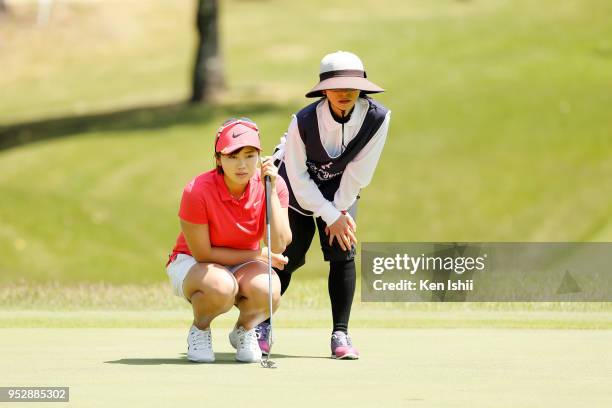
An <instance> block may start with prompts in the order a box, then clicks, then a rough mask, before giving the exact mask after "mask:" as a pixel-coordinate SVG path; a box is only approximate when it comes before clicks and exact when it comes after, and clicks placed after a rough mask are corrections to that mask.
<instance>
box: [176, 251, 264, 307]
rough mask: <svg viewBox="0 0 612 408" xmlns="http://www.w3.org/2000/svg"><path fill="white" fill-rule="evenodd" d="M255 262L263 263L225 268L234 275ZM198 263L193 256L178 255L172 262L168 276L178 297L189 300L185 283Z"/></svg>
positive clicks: (246, 263)
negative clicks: (184, 287)
mask: <svg viewBox="0 0 612 408" xmlns="http://www.w3.org/2000/svg"><path fill="white" fill-rule="evenodd" d="M253 262H262V261H258V260H253V261H247V262H245V263H241V264H238V265H233V266H225V268H227V269H228V270H229V271H230V272H231V273H232V274H234V273H235V272H236V271H237V270H238V269H240V268H242V267H243V266H245V265H248V264H250V263H253ZM197 263H198V261H196V260H195V259H194V257H192V256H191V255H187V254H178V255H177V256H176V259H174V261H172V262H170V264H169V265H168V266H167V267H166V274H167V275H168V279H170V286H172V292H173V293H174V294H175V295H176V296H179V297H182V298H185V299H186V300H189V299H187V298H186V297H185V294H184V293H183V281H184V280H185V277H186V276H187V273H188V272H189V270H190V269H191V267H192V266H193V265H195V264H197Z"/></svg>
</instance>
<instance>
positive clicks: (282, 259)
mask: <svg viewBox="0 0 612 408" xmlns="http://www.w3.org/2000/svg"><path fill="white" fill-rule="evenodd" d="M270 255H271V258H272V266H273V267H274V268H276V269H280V270H281V271H282V270H283V269H285V265H287V263H288V262H289V258H287V257H286V256H284V255H283V254H276V253H274V252H271V253H270ZM259 259H261V260H262V261H264V262H266V263H267V262H268V247H263V248H261V255H260V257H259Z"/></svg>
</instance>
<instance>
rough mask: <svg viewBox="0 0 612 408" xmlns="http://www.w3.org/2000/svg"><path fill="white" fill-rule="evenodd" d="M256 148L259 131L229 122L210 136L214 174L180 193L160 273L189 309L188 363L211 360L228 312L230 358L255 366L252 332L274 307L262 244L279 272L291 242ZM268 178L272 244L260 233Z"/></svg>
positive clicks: (273, 174) (281, 198) (282, 192)
mask: <svg viewBox="0 0 612 408" xmlns="http://www.w3.org/2000/svg"><path fill="white" fill-rule="evenodd" d="M260 150H261V145H260V140H259V130H258V129H257V125H256V124H255V123H253V122H252V121H250V120H248V119H246V118H241V119H230V120H229V121H227V122H226V123H224V124H223V126H221V128H219V130H218V132H217V135H216V138H215V163H216V168H215V169H213V170H210V171H207V172H204V173H202V174H200V175H198V176H196V177H195V178H194V179H192V180H191V181H190V182H189V183H188V184H187V186H186V187H185V189H184V190H183V195H182V199H181V204H180V209H179V213H178V215H179V218H180V226H181V232H180V234H179V236H178V238H177V240H176V244H175V246H174V249H173V250H172V253H171V255H170V257H169V260H168V263H167V265H166V272H167V274H168V278H169V280H170V284H171V286H172V289H173V291H174V294H175V295H177V296H180V297H182V298H184V299H185V300H187V301H188V302H189V303H190V304H191V307H192V308H193V317H194V318H193V324H192V325H191V328H190V329H189V334H188V335H187V358H188V359H189V360H191V361H194V362H205V363H211V362H213V361H214V360H215V355H214V352H213V348H212V336H211V331H210V324H211V322H212V321H213V319H215V318H216V317H217V316H219V315H221V314H223V313H225V312H227V311H229V310H230V309H231V308H232V306H236V307H237V308H238V309H239V310H240V315H239V316H238V321H237V322H236V325H235V327H234V329H233V330H232V331H231V333H230V335H229V340H230V343H231V345H232V346H233V347H234V348H235V349H236V360H238V361H241V362H246V363H252V362H258V361H260V360H261V350H260V348H259V345H258V342H257V337H256V334H255V329H254V328H255V326H256V325H257V324H258V323H260V322H262V321H263V320H264V319H266V318H269V317H270V314H271V312H272V310H270V309H273V310H276V309H277V308H278V304H279V301H280V282H279V279H278V277H277V276H276V274H274V273H272V274H270V270H269V264H268V252H267V248H260V241H261V240H262V239H263V240H264V242H265V243H266V245H269V246H270V249H271V252H272V254H271V261H272V262H271V263H272V265H273V266H274V267H275V268H276V270H281V269H282V268H283V266H284V265H285V264H286V263H287V259H286V257H284V256H283V255H282V252H283V251H284V250H285V247H286V245H287V244H288V243H289V242H290V241H291V230H290V229H289V220H288V213H287V211H288V210H287V205H288V200H289V193H288V190H287V186H286V184H285V182H284V181H283V179H282V178H281V177H277V174H278V169H277V168H276V166H275V165H274V163H273V162H272V160H271V159H265V160H263V162H262V163H261V169H258V168H257V166H258V163H259V162H260V155H259V154H260ZM266 176H268V177H270V183H269V184H270V186H271V187H270V191H268V194H269V200H270V208H269V210H270V214H271V215H270V220H269V223H270V242H266V241H267V240H266V238H267V237H266V235H267V234H265V232H266V221H265V215H266V197H265V187H264V183H263V180H264V178H265V177H266ZM269 276H271V278H272V283H271V284H270V280H269ZM270 287H271V288H272V290H270ZM270 296H271V297H272V299H270ZM269 305H272V307H270V306H269Z"/></svg>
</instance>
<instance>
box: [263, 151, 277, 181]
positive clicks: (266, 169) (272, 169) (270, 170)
mask: <svg viewBox="0 0 612 408" xmlns="http://www.w3.org/2000/svg"><path fill="white" fill-rule="evenodd" d="M265 176H270V181H271V187H272V189H275V188H276V176H278V168H276V166H275V165H274V161H273V160H272V156H265V157H262V158H261V182H262V183H264V184H265V181H264V179H265Z"/></svg>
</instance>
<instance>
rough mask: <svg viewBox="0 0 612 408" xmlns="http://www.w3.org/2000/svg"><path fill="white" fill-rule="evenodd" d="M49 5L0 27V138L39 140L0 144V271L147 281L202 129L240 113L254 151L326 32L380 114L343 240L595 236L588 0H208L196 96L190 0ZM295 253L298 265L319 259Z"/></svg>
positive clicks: (611, 72) (161, 253)
mask: <svg viewBox="0 0 612 408" xmlns="http://www.w3.org/2000/svg"><path fill="white" fill-rule="evenodd" d="M58 3H59V4H57V6H56V9H55V14H54V19H53V20H52V21H51V23H50V25H49V26H47V27H45V28H35V27H33V26H31V25H28V24H30V23H28V21H29V20H28V16H29V15H30V14H31V13H32V12H33V11H32V10H30V9H28V8H27V7H25V6H24V7H25V8H23V9H18V10H17V11H16V18H15V19H13V20H10V21H7V23H6V24H3V25H2V26H0V34H2V36H3V37H4V38H6V39H7V41H3V42H2V43H0V57H1V58H2V61H3V74H2V78H0V88H1V89H2V95H1V96H0V141H1V142H2V143H0V144H5V143H6V142H7V140H8V141H10V140H9V139H11V138H13V140H17V139H19V140H21V139H26V140H27V139H44V140H41V141H39V142H36V143H31V144H25V145H21V146H18V147H12V148H9V149H4V150H0V196H1V200H0V259H1V261H0V282H11V281H16V280H27V281H57V282H63V283H68V282H74V281H106V282H109V283H126V282H134V283H138V282H156V281H161V280H164V279H165V274H164V272H163V264H164V261H165V256H166V254H167V252H168V251H169V250H170V249H171V247H172V245H173V242H174V239H175V237H176V234H177V233H178V220H177V217H176V212H177V208H178V202H179V199H180V193H181V190H182V187H183V186H184V185H185V183H186V182H187V181H189V180H190V179H191V178H192V177H193V176H194V175H195V174H198V173H199V172H202V171H205V170H207V169H209V168H212V165H213V161H212V140H213V137H214V132H215V129H216V128H217V127H218V125H219V124H220V123H221V122H222V121H223V120H224V119H225V118H227V117H229V116H236V115H246V116H250V117H251V118H253V119H254V120H256V121H257V122H258V124H259V125H260V128H261V130H262V137H263V142H264V146H265V148H266V150H267V151H268V152H271V149H272V148H273V146H274V144H275V143H277V141H278V138H279V137H280V136H281V135H282V134H283V132H284V131H285V129H286V127H287V125H288V122H289V119H290V115H291V113H293V112H295V111H296V110H297V109H299V107H300V106H302V105H304V104H305V103H306V102H307V100H306V99H305V98H303V94H304V93H305V91H306V90H308V89H309V88H310V87H311V86H312V85H313V84H314V83H315V82H316V78H317V75H316V74H317V69H318V61H319V59H320V58H321V56H322V55H323V54H325V53H327V52H330V51H334V50H337V49H343V50H352V51H354V52H356V53H358V54H359V55H360V56H362V57H363V59H364V62H365V64H366V68H367V71H368V74H369V77H370V78H371V79H372V80H373V81H375V82H377V83H379V84H380V85H382V86H383V87H384V88H386V89H387V90H388V91H387V92H386V93H385V94H382V95H380V96H378V97H377V99H379V100H380V101H382V103H383V104H385V105H387V106H388V107H389V108H391V110H392V111H393V119H392V125H391V130H390V133H389V139H388V142H387V146H386V149H385V152H384V153H383V157H382V159H381V163H380V165H379V168H378V170H377V173H376V175H375V177H374V180H373V183H372V185H371V186H369V187H368V188H367V189H365V190H364V191H363V194H362V199H361V201H360V214H359V218H358V225H359V231H358V232H359V239H360V240H361V241H362V242H363V241H610V240H612V224H611V223H610V221H609V220H610V219H612V204H611V203H612V194H611V193H610V192H611V191H612V161H611V160H610V157H612V137H610V136H611V133H612V122H611V121H610V119H609V110H610V109H609V107H610V106H612V94H611V93H610V89H612V87H611V86H612V43H611V42H610V40H609V38H612V27H610V25H609V24H607V16H610V14H611V12H612V9H611V6H610V5H609V4H608V3H607V2H605V1H577V0H576V1H568V2H564V4H563V5H562V6H561V5H559V4H557V2H553V1H546V2H538V3H537V4H533V3H532V2H527V1H518V2H507V1H501V0H499V1H493V2H486V4H485V3H480V2H457V1H445V2H436V4H429V2H424V1H411V2H403V1H396V2H385V6H384V7H382V6H380V5H379V4H378V3H375V2H370V1H363V2H361V3H363V4H361V5H360V6H359V7H357V6H356V5H355V2H348V1H341V2H334V5H333V6H330V5H328V4H327V3H325V4H326V5H325V8H326V10H327V11H326V13H324V14H322V13H320V11H319V10H320V7H317V5H318V4H314V3H313V2H308V3H307V4H292V5H291V7H292V13H293V14H292V15H299V16H300V18H299V19H293V18H286V16H287V15H288V14H287V13H288V9H287V7H288V6H287V5H285V4H284V3H282V2H280V1H268V2H256V3H253V2H240V1H230V2H226V3H224V4H223V10H222V24H221V25H222V33H223V46H224V52H225V61H226V64H227V76H228V84H229V85H230V90H229V91H228V93H227V95H225V97H224V98H223V100H222V102H221V103H220V104H218V105H217V106H214V107H212V106H200V107H189V106H185V105H182V104H180V103H179V101H181V100H184V99H186V98H187V93H188V89H189V81H188V75H189V69H190V64H191V58H192V55H191V54H192V49H193V45H194V40H195V39H194V32H193V28H192V20H193V12H194V10H193V4H192V3H193V2H191V1H186V0H185V1H181V2H173V3H172V5H171V4H169V3H168V2H162V1H154V2H130V3H129V5H128V4H123V3H120V2H91V3H90V2H80V3H62V2H58ZM322 4H323V2H321V5H319V6H321V7H322ZM349 6H350V7H349ZM295 7H298V8H300V9H299V10H295ZM296 12H297V13H298V14H295V13H296ZM28 13H30V14H28ZM283 15H284V16H285V18H280V16H283ZM237 28H239V29H237ZM100 112H104V113H100ZM312 252H313V253H312V254H311V260H312V262H309V263H308V264H307V266H306V267H305V270H304V271H303V272H301V273H300V275H301V276H303V277H319V276H324V275H326V271H325V270H324V269H325V268H324V265H323V264H322V262H321V261H319V260H318V258H319V256H318V252H319V250H318V244H316V243H315V244H314V245H313V250H312Z"/></svg>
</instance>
